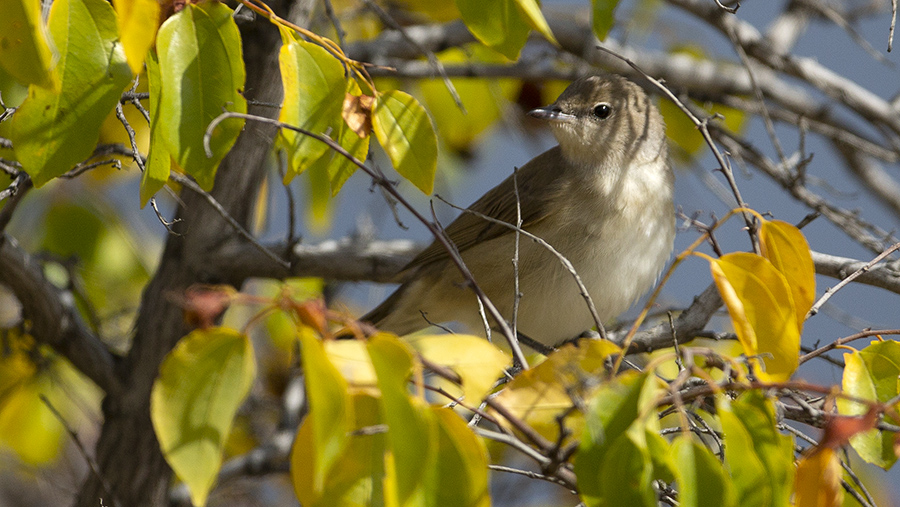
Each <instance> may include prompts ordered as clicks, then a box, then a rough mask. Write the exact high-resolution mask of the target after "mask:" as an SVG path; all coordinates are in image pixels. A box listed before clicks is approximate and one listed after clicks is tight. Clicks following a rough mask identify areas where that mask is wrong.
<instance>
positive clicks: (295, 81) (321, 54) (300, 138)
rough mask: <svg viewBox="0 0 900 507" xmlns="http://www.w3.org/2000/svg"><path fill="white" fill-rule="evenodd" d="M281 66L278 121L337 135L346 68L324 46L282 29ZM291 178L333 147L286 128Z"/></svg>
mask: <svg viewBox="0 0 900 507" xmlns="http://www.w3.org/2000/svg"><path fill="white" fill-rule="evenodd" d="M282 40H283V44H282V46H281V51H280V53H279V55H278V63H279V65H280V68H281V80H282V85H283V88H284V103H283V104H282V107H281V116H280V117H279V121H281V122H284V123H287V124H289V125H294V126H295V127H300V128H303V129H306V130H309V131H311V132H314V133H316V134H328V135H330V136H334V135H335V133H337V132H338V129H339V128H340V126H341V124H342V123H344V121H343V119H342V118H341V104H343V102H344V95H345V91H346V89H347V78H345V77H344V67H343V65H341V63H340V62H339V61H338V60H337V59H336V58H335V57H334V56H332V55H331V54H330V53H328V51H326V50H325V49H323V48H322V47H321V46H318V45H316V44H313V43H311V42H306V41H302V40H298V39H296V38H295V37H294V36H293V35H292V34H291V33H290V32H289V31H288V30H287V29H282ZM281 136H282V137H283V139H284V143H285V146H286V147H287V149H288V155H289V157H290V161H289V164H288V169H289V171H290V176H293V175H296V174H300V173H302V172H303V171H304V170H306V168H307V167H309V166H310V165H311V164H312V163H313V162H314V161H316V160H317V159H320V158H321V157H323V156H324V155H326V152H328V151H330V148H329V147H328V146H327V145H326V144H325V143H323V142H321V141H319V140H318V139H313V138H311V137H309V136H306V135H304V134H301V133H299V132H294V131H292V130H288V129H283V130H282V131H281Z"/></svg>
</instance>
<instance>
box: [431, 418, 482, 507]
mask: <svg viewBox="0 0 900 507" xmlns="http://www.w3.org/2000/svg"><path fill="white" fill-rule="evenodd" d="M431 411H432V413H433V414H434V420H435V423H436V424H435V425H436V427H437V433H438V446H437V460H436V465H437V469H436V470H435V474H434V475H435V477H436V479H437V480H436V481H435V483H434V485H433V486H432V488H431V491H430V493H431V494H430V495H429V497H431V498H433V499H434V500H433V503H432V505H440V506H461V507H462V506H464V507H488V506H490V505H491V498H490V495H489V494H488V493H489V491H488V464H489V462H488V457H487V451H486V450H485V448H484V443H482V442H481V440H480V439H478V437H476V436H475V433H474V432H473V431H472V429H471V428H469V427H468V426H467V425H466V421H464V420H463V419H462V418H461V417H460V416H459V415H458V414H457V413H455V412H454V411H453V410H452V409H449V408H444V407H432V408H431Z"/></svg>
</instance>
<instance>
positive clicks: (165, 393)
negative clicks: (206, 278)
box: [150, 328, 256, 506]
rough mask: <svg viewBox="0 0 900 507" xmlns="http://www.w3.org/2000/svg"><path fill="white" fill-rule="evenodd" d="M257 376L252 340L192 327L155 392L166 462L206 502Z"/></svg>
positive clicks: (154, 411)
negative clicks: (238, 412) (233, 428)
mask: <svg viewBox="0 0 900 507" xmlns="http://www.w3.org/2000/svg"><path fill="white" fill-rule="evenodd" d="M255 375H256V360H255V359H254V356H253V346H252V345H251V343H250V339H249V338H248V337H247V336H245V335H242V334H240V333H238V332H237V331H234V330H231V329H227V328H210V329H206V330H197V331H193V332H192V333H191V334H189V335H187V336H185V337H184V338H182V339H181V341H179V342H178V344H177V345H175V348H174V349H172V351H171V352H169V354H168V355H167V356H166V358H165V360H163V363H162V365H161V366H160V369H159V377H158V378H157V379H156V381H155V382H154V383H153V390H152V392H151V394H150V419H151V420H152V421H153V429H154V430H155V431H156V437H157V439H158V440H159V444H160V448H161V449H162V453H163V456H164V457H165V458H166V462H168V463H169V465H170V466H171V467H172V470H174V471H175V473H176V474H177V475H178V477H179V478H181V480H182V481H184V483H185V484H186V485H187V486H188V489H189V490H190V494H191V501H192V502H193V503H194V505H198V506H202V505H205V504H206V499H207V496H208V495H209V492H210V490H211V489H212V486H213V484H214V483H215V480H216V475H217V474H218V472H219V468H220V467H221V465H222V449H223V446H224V445H225V440H226V438H227V437H228V434H229V432H230V431H231V425H232V423H233V421H234V416H235V414H236V413H237V409H238V407H240V404H241V402H242V401H243V400H244V397H246V396H247V393H249V392H250V386H251V385H252V383H253V378H254V377H255Z"/></svg>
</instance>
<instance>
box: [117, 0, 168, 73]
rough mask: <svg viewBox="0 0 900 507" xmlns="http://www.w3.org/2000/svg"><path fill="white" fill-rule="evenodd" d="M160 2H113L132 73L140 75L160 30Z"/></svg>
mask: <svg viewBox="0 0 900 507" xmlns="http://www.w3.org/2000/svg"><path fill="white" fill-rule="evenodd" d="M159 4H160V3H159V0H113V5H114V6H115V7H116V13H117V14H118V19H119V34H120V35H121V39H122V47H123V48H124V50H125V58H126V59H127V60H128V65H129V66H130V67H131V71H132V72H134V73H135V74H140V73H141V69H143V67H144V58H145V57H146V56H147V51H148V50H149V49H150V47H151V46H153V40H154V39H155V38H156V29H157V28H159V11H160V7H159Z"/></svg>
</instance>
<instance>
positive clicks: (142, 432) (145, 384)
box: [76, 2, 281, 507]
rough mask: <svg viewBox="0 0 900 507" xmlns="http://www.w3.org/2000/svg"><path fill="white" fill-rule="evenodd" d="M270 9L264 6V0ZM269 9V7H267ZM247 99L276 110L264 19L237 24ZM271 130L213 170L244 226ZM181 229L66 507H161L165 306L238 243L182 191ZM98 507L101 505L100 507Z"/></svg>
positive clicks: (211, 277)
mask: <svg viewBox="0 0 900 507" xmlns="http://www.w3.org/2000/svg"><path fill="white" fill-rule="evenodd" d="M269 4H270V5H272V2H269ZM273 7H275V6H273ZM241 31H242V37H243V40H244V60H245V62H246V68H247V83H246V91H245V94H246V96H247V98H248V99H254V100H257V101H261V102H268V103H280V100H281V99H280V97H281V83H280V80H279V79H278V62H277V56H278V51H277V48H278V32H277V30H276V29H275V27H274V26H272V25H271V24H270V23H269V22H268V21H266V20H264V19H257V20H256V21H255V22H253V23H250V24H249V25H248V26H245V27H242V30H241ZM250 112H251V113H253V114H258V115H263V116H270V117H274V116H277V114H278V110H277V109H276V108H272V107H255V108H254V107H253V106H251V107H250ZM274 133H275V131H274V129H272V128H271V127H268V126H264V125H261V124H254V123H248V124H247V125H246V126H245V128H244V131H243V132H242V133H241V135H240V137H239V138H238V140H237V143H236V144H235V146H234V148H233V149H232V150H231V152H230V153H229V154H228V156H227V157H226V158H225V159H224V160H223V162H222V164H221V165H220V167H219V170H218V173H217V176H216V183H215V187H214V190H213V192H212V194H213V195H214V196H215V198H216V199H217V200H218V201H219V202H220V203H221V204H222V206H223V207H224V208H225V209H226V210H227V211H228V213H229V214H230V215H231V216H232V217H233V218H234V219H235V220H237V222H238V223H240V224H242V225H244V226H245V227H246V225H247V224H248V222H249V217H250V214H251V210H252V208H253V200H254V198H255V196H256V195H257V193H258V191H259V188H260V185H261V183H262V181H263V178H264V177H265V168H264V162H265V160H266V157H267V156H268V155H269V153H270V147H271V143H272V138H273V136H274ZM181 198H182V199H183V202H184V204H183V205H182V206H181V207H180V208H179V210H178V213H177V216H178V217H179V218H181V220H182V222H180V223H178V224H176V226H175V227H174V228H175V230H176V231H177V232H178V233H179V234H181V235H170V236H169V237H168V239H167V242H166V247H165V250H164V252H163V255H162V259H161V261H160V266H159V269H158V271H157V272H156V274H155V276H154V277H153V279H152V281H151V282H150V283H149V284H148V286H147V287H146V288H145V290H144V294H143V298H142V302H141V308H140V314H139V316H138V320H137V325H136V330H135V336H134V341H133V344H132V347H131V349H130V351H129V353H128V356H127V357H126V358H125V359H124V360H123V361H122V362H121V364H120V365H119V368H118V370H117V376H118V377H119V378H120V379H121V381H122V385H123V389H121V391H120V393H118V394H115V393H107V396H106V398H105V399H104V402H103V417H104V423H103V428H102V431H101V433H100V438H99V441H98V443H97V447H96V461H97V463H98V465H99V468H100V474H99V476H97V475H95V474H90V475H88V477H87V479H86V481H85V483H84V485H83V487H82V489H81V492H80V494H79V496H78V498H77V500H76V505H78V506H84V507H96V506H97V505H107V506H122V507H134V506H144V505H146V506H159V505H166V503H167V499H166V493H167V491H168V484H169V480H170V476H171V470H170V469H169V467H168V465H167V464H166V462H165V460H164V459H163V457H162V454H161V452H160V449H159V444H158V443H157V441H156V437H155V434H154V432H153V427H152V425H151V422H150V416H149V413H150V412H149V411H150V390H151V387H152V384H153V380H154V378H155V377H156V374H157V371H158V369H159V364H160V362H161V361H162V359H163V358H164V357H165V355H166V354H167V353H168V352H169V351H170V350H171V349H172V347H173V346H174V345H175V343H176V342H177V341H178V340H179V339H180V338H181V337H183V336H184V335H185V334H186V333H187V331H188V329H187V328H186V326H185V325H184V319H183V317H182V312H181V309H180V308H179V307H178V306H176V305H175V304H173V303H172V298H171V297H170V295H171V294H178V293H181V292H183V291H184V289H186V288H187V287H189V286H190V285H192V284H194V283H217V282H221V281H223V275H222V273H221V272H219V271H218V270H217V269H216V266H215V265H212V264H210V263H209V262H208V260H209V259H210V258H211V257H212V256H213V255H214V254H215V253H216V252H217V251H218V250H219V249H221V248H224V247H226V246H227V245H229V244H233V243H234V242H236V241H238V239H237V238H236V235H235V232H234V229H233V228H232V227H230V226H229V225H228V224H227V223H226V222H225V221H224V220H223V219H222V217H221V216H220V215H219V214H218V213H217V212H216V211H215V210H214V209H213V208H212V207H211V206H210V205H209V204H208V203H207V202H205V201H204V199H203V198H202V197H201V196H199V195H198V194H196V193H193V192H191V191H189V190H185V191H183V192H182V195H181ZM101 500H102V501H103V502H102V503H101Z"/></svg>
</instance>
